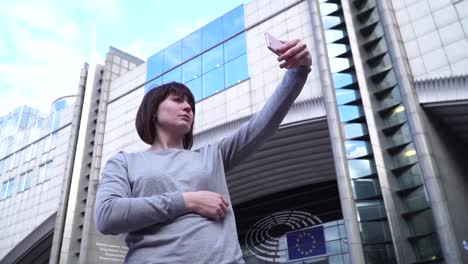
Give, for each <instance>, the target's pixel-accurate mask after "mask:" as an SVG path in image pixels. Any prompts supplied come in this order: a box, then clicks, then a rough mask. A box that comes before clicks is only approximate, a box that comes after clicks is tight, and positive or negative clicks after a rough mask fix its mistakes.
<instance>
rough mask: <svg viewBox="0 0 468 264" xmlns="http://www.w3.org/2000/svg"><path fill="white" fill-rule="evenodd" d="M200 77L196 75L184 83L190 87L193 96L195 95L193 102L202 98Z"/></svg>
mask: <svg viewBox="0 0 468 264" xmlns="http://www.w3.org/2000/svg"><path fill="white" fill-rule="evenodd" d="M201 80H202V78H201V77H198V78H196V79H193V80H191V81H190V82H187V83H186V84H185V85H187V86H188V88H190V91H192V94H193V97H195V102H198V101H200V100H201V99H202V83H201Z"/></svg>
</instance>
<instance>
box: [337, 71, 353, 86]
mask: <svg viewBox="0 0 468 264" xmlns="http://www.w3.org/2000/svg"><path fill="white" fill-rule="evenodd" d="M332 78H333V85H334V86H335V88H342V87H345V86H348V85H351V84H353V83H354V82H355V79H354V77H353V75H351V74H349V73H333V74H332Z"/></svg>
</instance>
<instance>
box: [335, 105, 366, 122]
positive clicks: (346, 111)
mask: <svg viewBox="0 0 468 264" xmlns="http://www.w3.org/2000/svg"><path fill="white" fill-rule="evenodd" d="M338 112H339V114H340V120H341V122H348V121H351V120H355V119H357V118H359V117H361V116H362V115H363V114H362V109H361V107H359V106H356V105H340V106H338Z"/></svg>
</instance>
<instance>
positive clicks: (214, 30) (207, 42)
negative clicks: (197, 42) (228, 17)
mask: <svg viewBox="0 0 468 264" xmlns="http://www.w3.org/2000/svg"><path fill="white" fill-rule="evenodd" d="M221 40H223V22H222V17H220V18H218V19H216V20H214V21H213V22H211V23H209V24H208V25H206V26H204V27H203V28H202V48H203V50H206V49H208V48H211V47H213V46H214V45H216V44H218V43H219V42H221Z"/></svg>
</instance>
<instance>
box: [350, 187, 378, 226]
mask: <svg viewBox="0 0 468 264" xmlns="http://www.w3.org/2000/svg"><path fill="white" fill-rule="evenodd" d="M353 193H354V199H366V198H371V197H376V196H378V195H380V194H381V191H380V182H379V180H378V179H377V178H362V179H354V180H353ZM374 215H375V216H376V217H378V215H376V214H374ZM361 217H362V215H361ZM361 220H368V218H365V219H361Z"/></svg>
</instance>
